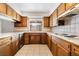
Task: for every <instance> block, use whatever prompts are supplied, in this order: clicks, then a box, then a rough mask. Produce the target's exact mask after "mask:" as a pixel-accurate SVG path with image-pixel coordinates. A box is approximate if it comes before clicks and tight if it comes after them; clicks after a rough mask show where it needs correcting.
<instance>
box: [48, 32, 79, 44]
mask: <svg viewBox="0 0 79 59" xmlns="http://www.w3.org/2000/svg"><path fill="white" fill-rule="evenodd" d="M47 34H48V35H53V36H56V37H58V38H61V39H62V40H65V41H68V42H70V43H73V44H76V45H78V46H79V37H75V38H69V37H64V36H61V35H56V34H54V33H51V32H47ZM52 39H53V37H52Z"/></svg>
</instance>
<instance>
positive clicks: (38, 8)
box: [8, 3, 60, 17]
mask: <svg viewBox="0 0 79 59" xmlns="http://www.w3.org/2000/svg"><path fill="white" fill-rule="evenodd" d="M59 4H60V3H8V5H10V6H11V7H12V8H14V9H15V10H16V11H17V12H18V13H19V14H21V15H23V16H28V17H36V16H37V17H43V16H49V15H50V14H51V13H52V12H53V11H54V10H55V9H56V8H57V7H58V5H59Z"/></svg>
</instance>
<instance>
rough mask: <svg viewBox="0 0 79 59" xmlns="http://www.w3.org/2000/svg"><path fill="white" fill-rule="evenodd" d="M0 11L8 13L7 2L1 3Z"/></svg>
mask: <svg viewBox="0 0 79 59" xmlns="http://www.w3.org/2000/svg"><path fill="white" fill-rule="evenodd" d="M0 13H3V14H6V4H5V3H0Z"/></svg>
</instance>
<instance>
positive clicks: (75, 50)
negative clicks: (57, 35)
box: [71, 44, 79, 56]
mask: <svg viewBox="0 0 79 59" xmlns="http://www.w3.org/2000/svg"><path fill="white" fill-rule="evenodd" d="M71 55H72V56H79V46H77V45H74V44H72V46H71Z"/></svg>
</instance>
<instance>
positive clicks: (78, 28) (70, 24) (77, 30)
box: [52, 15, 79, 35]
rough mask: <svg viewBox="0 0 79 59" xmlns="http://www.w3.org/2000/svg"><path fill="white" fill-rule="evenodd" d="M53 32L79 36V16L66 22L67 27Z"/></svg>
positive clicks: (53, 29)
mask: <svg viewBox="0 0 79 59" xmlns="http://www.w3.org/2000/svg"><path fill="white" fill-rule="evenodd" d="M52 31H53V32H57V33H70V34H77V35H79V15H76V16H73V17H71V18H70V19H68V20H66V25H64V26H57V27H54V28H52Z"/></svg>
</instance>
